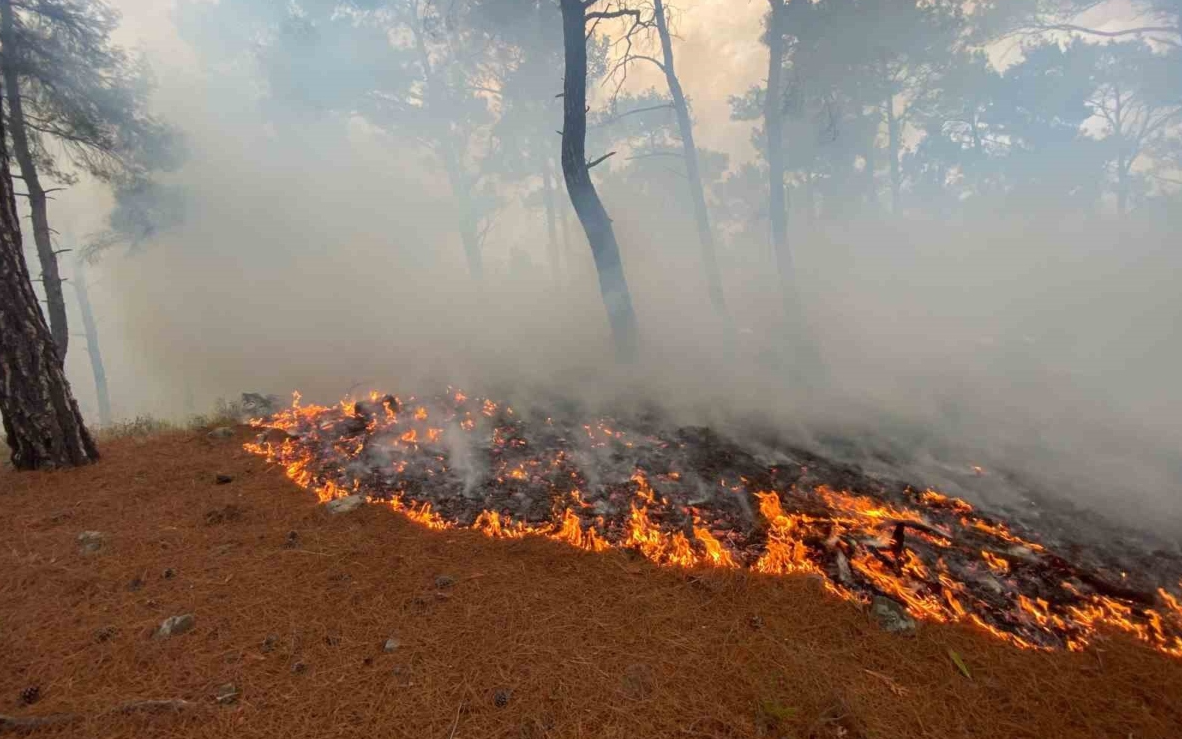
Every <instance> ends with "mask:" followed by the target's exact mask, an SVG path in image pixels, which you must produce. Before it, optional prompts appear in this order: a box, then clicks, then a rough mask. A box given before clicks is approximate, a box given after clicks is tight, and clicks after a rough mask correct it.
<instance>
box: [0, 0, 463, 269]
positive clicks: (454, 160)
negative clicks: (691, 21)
mask: <svg viewBox="0 0 1182 739" xmlns="http://www.w3.org/2000/svg"><path fill="white" fill-rule="evenodd" d="M0 1H6V0H0ZM411 32H412V33H413V34H414V38H415V47H416V48H417V50H418V53H419V62H420V64H421V65H422V67H423V79H424V80H425V82H426V87H427V89H426V91H425V92H424V95H423V98H424V99H425V100H426V101H427V108H428V113H430V112H431V111H432V110H433V109H434V108H435V106H436V105H438V104H439V103H438V101H440V100H444V99H445V98H446V97H447V87H446V86H445V84H444V83H443V82H441V81H440V80H439V79H438V78H437V77H436V76H435V69H434V67H432V66H431V54H430V53H429V52H428V51H427V43H426V41H424V40H423V32H422V29H421V28H419V26H418V23H412V24H411ZM464 143H466V142H464ZM435 149H436V153H438V154H439V156H440V157H441V158H442V159H443V169H444V171H445V172H446V173H447V181H448V184H449V185H451V192H452V197H454V198H455V201H456V207H457V208H459V211H460V213H459V216H460V219H459V220H460V223H459V231H460V242H461V243H462V244H463V245H464V257H465V259H467V261H468V272H469V273H470V274H471V275H472V277H473V278H475V279H477V280H479V279H481V278H482V277H483V276H484V256H483V255H482V254H481V253H480V235H479V234H478V233H477V224H476V213H475V208H474V207H473V205H472V187H471V184H470V183H469V182H468V177H467V175H465V173H464V167H463V163H462V162H461V160H460V157H459V156H458V155H457V154H456V152H457V151H461V150H462V147H461V146H460V145H459V144H458V143H457V142H454V141H450V140H449V137H448V136H446V135H443V136H440V138H439V143H438V144H437V145H436V147H435Z"/></svg>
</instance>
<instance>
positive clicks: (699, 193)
mask: <svg viewBox="0 0 1182 739" xmlns="http://www.w3.org/2000/svg"><path fill="white" fill-rule="evenodd" d="M653 13H654V17H655V19H656V22H657V34H658V35H659V36H660V38H661V54H662V59H663V61H662V67H663V68H664V72H665V81H666V83H667V84H668V85H669V95H670V96H671V97H672V98H673V110H674V111H675V112H676V114H677V127H678V129H679V132H680V134H681V147H682V151H683V156H684V157H685V171H686V175H687V176H688V178H689V186H690V198H691V200H692V201H693V205H694V221H695V223H696V224H697V227H698V243H699V244H701V247H702V266H703V268H704V269H705V270H706V286H707V289H708V290H709V292H710V304H711V305H713V306H714V310H715V312H717V313H718V315H719V316H721V317H722V318H723V320H725V321H727V322H729V321H730V312H729V311H728V310H727V307H726V298H725V297H724V295H723V292H722V276H721V274H720V273H719V270H718V254H717V249H716V248H715V246H714V231H713V229H711V228H710V211H709V210H707V208H706V191H705V189H704V188H703V186H702V173H701V168H700V167H699V164H698V147H697V146H696V145H695V144H694V124H693V121H692V120H690V112H689V104H688V103H687V102H686V99H685V92H684V91H683V90H682V89H681V81H680V80H679V79H678V78H677V72H676V69H675V68H674V66H673V40H672V38H670V35H669V24H668V20H667V19H666V18H665V5H664V3H663V2H662V0H654V1H653Z"/></svg>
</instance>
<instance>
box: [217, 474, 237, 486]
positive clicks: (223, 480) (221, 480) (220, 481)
mask: <svg viewBox="0 0 1182 739" xmlns="http://www.w3.org/2000/svg"><path fill="white" fill-rule="evenodd" d="M213 482H214V484H215V485H229V484H230V483H232V482H234V478H233V477H231V476H230V475H222V474H219V475H217V476H215V477H214V478H213Z"/></svg>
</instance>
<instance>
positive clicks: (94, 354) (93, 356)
mask: <svg viewBox="0 0 1182 739" xmlns="http://www.w3.org/2000/svg"><path fill="white" fill-rule="evenodd" d="M70 284H71V285H73V286H74V294H75V295H76V296H77V297H78V310H79V312H80V313H81V314H82V327H83V329H84V330H85V331H86V353H87V354H89V355H90V370H91V372H92V373H93V374H94V393H95V396H96V397H97V398H98V411H99V424H100V425H103V426H109V425H110V424H111V393H110V392H109V391H108V390H107V371H106V369H105V368H104V367H103V354H102V352H101V351H100V350H99V338H98V327H97V326H96V325H95V322H94V311H93V310H92V309H91V307H90V294H89V293H88V292H87V288H86V268H85V266H84V265H83V262H82V260H81V259H79V260H77V261H76V262H75V266H74V279H73V280H72V281H71V282H70Z"/></svg>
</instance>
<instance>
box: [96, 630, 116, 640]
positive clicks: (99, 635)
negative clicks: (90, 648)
mask: <svg viewBox="0 0 1182 739" xmlns="http://www.w3.org/2000/svg"><path fill="white" fill-rule="evenodd" d="M115 632H116V629H115V627H114V626H104V627H102V628H101V629H95V632H94V640H95V641H96V642H99V643H100V644H101V643H102V642H105V641H110V640H111V637H113V636H115Z"/></svg>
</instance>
